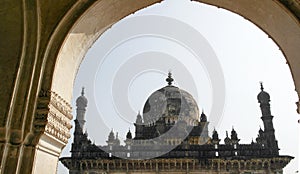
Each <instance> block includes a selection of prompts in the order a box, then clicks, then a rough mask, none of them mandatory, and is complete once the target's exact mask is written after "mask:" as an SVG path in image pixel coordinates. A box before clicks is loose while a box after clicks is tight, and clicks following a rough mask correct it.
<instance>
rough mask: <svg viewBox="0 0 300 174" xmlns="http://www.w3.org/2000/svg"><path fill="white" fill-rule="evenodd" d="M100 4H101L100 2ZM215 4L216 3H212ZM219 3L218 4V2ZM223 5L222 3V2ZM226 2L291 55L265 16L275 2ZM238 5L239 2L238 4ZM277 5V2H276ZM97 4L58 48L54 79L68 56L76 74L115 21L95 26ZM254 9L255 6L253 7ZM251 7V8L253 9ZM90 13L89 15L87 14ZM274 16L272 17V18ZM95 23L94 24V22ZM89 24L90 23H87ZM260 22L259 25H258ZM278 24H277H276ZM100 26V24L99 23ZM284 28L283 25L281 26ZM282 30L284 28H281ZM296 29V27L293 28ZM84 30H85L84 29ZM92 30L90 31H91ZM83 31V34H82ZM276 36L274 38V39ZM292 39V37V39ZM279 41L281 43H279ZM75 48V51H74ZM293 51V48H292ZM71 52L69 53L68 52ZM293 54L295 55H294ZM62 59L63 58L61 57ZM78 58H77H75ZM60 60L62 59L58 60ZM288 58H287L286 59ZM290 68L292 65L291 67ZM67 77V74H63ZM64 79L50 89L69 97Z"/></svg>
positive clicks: (268, 18)
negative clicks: (62, 83)
mask: <svg viewBox="0 0 300 174" xmlns="http://www.w3.org/2000/svg"><path fill="white" fill-rule="evenodd" d="M101 5H102V4H101ZM214 5H216V4H214ZM218 5H220V4H218ZM223 5H224V4H223ZM226 5H228V4H225V5H224V8H228V9H229V10H230V11H233V12H235V13H238V14H242V16H244V17H246V18H248V19H251V21H252V22H254V23H255V24H256V25H258V26H259V27H260V28H262V29H263V30H264V31H266V32H267V33H269V35H270V37H271V38H273V40H275V41H276V43H277V44H278V45H279V46H280V47H281V48H283V47H284V48H287V47H288V49H283V50H286V51H285V52H284V54H285V56H286V57H287V54H288V55H290V56H291V55H293V54H292V52H293V51H291V50H292V49H290V48H291V47H290V46H292V45H294V43H293V44H291V45H290V44H286V42H285V41H284V40H285V39H286V38H281V37H282V36H277V35H280V34H279V33H280V30H281V29H279V30H278V29H277V30H274V29H272V27H270V23H272V22H274V21H271V22H270V21H269V20H270V17H266V16H267V15H269V13H272V14H277V15H278V14H279V13H278V11H277V10H279V9H277V8H275V7H276V6H274V5H275V4H268V5H270V6H272V5H273V7H274V9H273V10H274V11H272V10H270V11H268V12H266V11H263V10H261V11H260V13H258V14H257V13H255V14H254V13H253V12H251V9H247V8H241V7H239V6H237V5H236V4H230V5H228V6H226ZM239 5H240V4H239ZM244 5H246V7H247V6H248V5H249V4H244ZM256 5H258V6H263V4H261V3H260V2H259V3H258V4H256ZM277 5H278V4H277ZM99 8H100V7H99V4H95V6H93V7H91V9H89V10H91V11H88V12H87V13H85V14H84V15H83V16H82V18H81V19H80V20H82V21H83V22H82V23H81V22H80V21H79V22H78V23H77V24H76V25H75V27H74V28H73V29H72V31H71V32H70V33H69V35H68V39H67V40H66V41H65V44H64V45H63V47H62V49H61V50H60V54H59V55H58V64H57V68H58V69H56V70H55V72H54V80H55V79H56V78H55V77H56V76H59V74H60V73H59V67H60V68H62V69H65V68H66V64H67V63H68V62H69V61H68V60H67V59H66V57H69V56H70V58H76V60H77V61H75V64H74V65H72V68H74V69H72V68H71V71H69V72H72V74H71V76H74V74H76V72H77V69H78V67H79V64H80V62H81V60H82V58H83V57H84V55H85V53H86V51H87V50H88V49H89V47H90V46H91V45H92V44H93V43H94V41H95V40H96V39H97V38H98V37H99V36H100V35H101V33H102V32H104V31H105V30H106V28H107V27H110V26H111V25H112V24H113V23H115V22H116V21H113V22H112V23H107V25H106V26H104V25H103V26H102V28H101V27H100V28H97V27H98V26H97V25H100V24H99V20H98V19H99V18H101V17H99V18H97V15H100V14H98V11H93V9H95V10H96V9H99ZM231 9H235V10H231ZM254 9H255V8H254ZM254 9H252V10H254ZM89 15H90V16H89ZM262 16H265V17H266V20H267V21H268V23H264V22H266V21H263V20H262V21H260V20H261V19H262ZM273 17H274V18H273ZM273 17H272V19H276V18H277V17H278V16H277V17H276V16H273ZM283 21H284V22H287V20H283ZM95 23H96V24H95ZM89 24H91V25H89ZM259 24H261V26H260V25H259ZM273 24H274V25H275V24H276V22H275V23H273ZM93 25H95V28H91V27H90V26H93ZM276 25H278V24H276ZM286 25H288V24H284V25H283V24H281V27H283V26H286ZM86 26H89V27H88V28H86ZM100 26H101V25H100ZM283 28H284V27H283ZM283 28H282V30H285V29H283ZM295 29H296V28H295ZM85 30H86V31H85ZM91 30H92V31H91ZM83 33H84V34H83ZM293 37H294V36H291V38H290V39H292V38H293ZM274 38H276V39H277V40H276V39H274ZM292 40H293V39H292ZM293 41H297V40H295V39H294V40H293ZM74 42H77V43H81V45H75V44H73V43H74ZM279 43H281V44H279ZM74 50H75V51H74ZM294 51H295V50H294ZM70 53H71V54H70ZM294 56H295V55H294ZM62 58H63V59H64V60H63V59H62ZM77 58H78V59H77ZM60 60H63V61H60ZM287 60H289V59H287ZM291 68H292V67H291ZM65 77H67V76H65ZM57 79H60V78H57ZM66 80H67V79H63V80H62V79H60V80H59V81H60V82H61V81H63V82H64V89H60V87H59V86H62V85H60V84H59V83H57V82H55V81H53V86H52V90H53V91H60V92H58V93H60V94H62V95H63V94H65V95H66V96H65V97H66V98H69V96H67V95H71V94H70V93H71V91H68V89H70V88H69V87H72V86H73V83H71V84H67V86H68V85H69V87H66V83H65V82H66ZM64 90H67V91H68V92H69V94H67V93H66V91H64Z"/></svg>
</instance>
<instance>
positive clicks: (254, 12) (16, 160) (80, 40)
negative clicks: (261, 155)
mask: <svg viewBox="0 0 300 174" xmlns="http://www.w3.org/2000/svg"><path fill="white" fill-rule="evenodd" d="M196 1H198V2H202V3H205V4H210V5H214V6H216V7H219V8H224V9H227V10H229V11H232V12H234V13H236V14H239V15H241V16H243V17H244V18H245V19H247V20H249V21H251V22H252V23H254V24H255V25H256V26H258V27H259V28H261V29H262V30H263V31H264V32H265V33H267V34H268V35H269V36H270V37H271V38H272V39H273V41H274V42H276V43H277V45H278V46H279V48H280V49H281V50H282V52H283V54H284V55H285V58H286V61H287V64H288V66H289V68H290V70H291V75H292V77H293V80H294V84H295V90H296V91H297V93H298V96H299V95H300V68H299V67H300V58H299V54H298V53H299V45H300V24H299V16H300V15H299V12H300V5H299V1H298V0H272V1H270V0H269V1H261V0H252V1H249V0H239V1H232V0H222V1H220V0H196ZM159 2H160V0H142V1H141V0H130V1H129V0H128V1H120V0H89V1H87V0H64V1H56V2H55V3H53V2H52V1H38V0H36V1H18V0H11V1H9V2H8V1H7V2H2V3H0V19H1V20H0V26H1V27H0V38H1V42H0V58H1V64H0V66H1V68H0V79H1V80H2V81H1V85H0V101H1V102H0V116H1V117H0V156H1V159H0V165H1V167H0V173H5V172H6V173H7V172H12V171H15V173H32V171H34V172H33V173H35V172H36V173H41V172H39V171H43V173H44V172H45V171H47V172H48V173H51V172H53V171H55V166H56V164H57V160H58V155H59V153H60V152H61V149H62V148H63V147H64V145H65V144H66V142H67V139H68V137H69V135H68V134H69V130H70V128H71V125H70V120H71V119H72V115H71V114H70V112H71V106H70V104H69V103H71V99H72V90H73V84H74V79H75V77H76V73H77V71H78V69H79V66H80V63H81V62H82V60H83V58H84V56H85V54H86V53H87V51H88V49H89V48H90V47H91V46H92V44H93V43H94V42H95V41H96V40H97V38H99V36H100V35H101V34H102V33H103V32H104V31H105V30H106V29H107V28H109V27H111V26H112V25H113V24H114V23H116V22H118V21H119V20H121V19H122V18H124V17H126V16H128V15H130V14H132V13H134V12H136V11H138V10H140V9H142V8H146V7H148V6H150V5H152V4H154V3H159ZM2 41H3V42H2ZM104 44H105V43H104ZM299 107H300V106H299V102H298V113H300V109H299ZM53 113H55V114H53ZM50 118H51V119H50ZM54 125H55V126H58V128H57V127H55V126H54ZM45 142H48V143H49V142H51V143H52V144H53V146H51V147H50V146H48V145H47V144H45ZM43 143H44V144H43ZM46 146H47V148H48V149H45V147H46ZM43 148H44V149H43ZM41 149H42V150H41ZM39 150H40V151H43V152H47V153H48V154H51V155H52V156H51V159H50V158H49V160H50V161H51V164H50V163H49V164H48V166H50V167H51V168H52V170H50V169H49V171H48V170H45V168H43V167H45V166H44V165H43V164H41V162H42V161H43V158H45V155H46V154H45V153H44V154H42V153H40V154H38V153H37V152H38V151H39ZM12 154H13V155H12ZM43 155H44V156H43ZM37 161H39V162H40V163H39V162H37ZM52 164H53V165H52Z"/></svg>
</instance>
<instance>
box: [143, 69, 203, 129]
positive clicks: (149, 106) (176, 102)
mask: <svg viewBox="0 0 300 174" xmlns="http://www.w3.org/2000/svg"><path fill="white" fill-rule="evenodd" d="M166 81H167V82H168V85H167V86H165V87H163V88H161V89H159V90H157V91H155V92H154V93H152V94H151V95H150V97H149V98H148V99H147V101H146V103H145V105H144V109H143V119H144V124H151V123H154V122H155V121H157V120H158V119H159V118H161V117H177V118H178V119H179V120H187V119H188V120H199V109H198V106H197V103H196V101H195V100H194V98H193V96H192V95H191V94H189V93H188V92H186V91H184V90H182V89H179V88H178V87H176V86H173V85H172V81H173V79H172V77H171V73H169V76H168V78H167V79H166Z"/></svg>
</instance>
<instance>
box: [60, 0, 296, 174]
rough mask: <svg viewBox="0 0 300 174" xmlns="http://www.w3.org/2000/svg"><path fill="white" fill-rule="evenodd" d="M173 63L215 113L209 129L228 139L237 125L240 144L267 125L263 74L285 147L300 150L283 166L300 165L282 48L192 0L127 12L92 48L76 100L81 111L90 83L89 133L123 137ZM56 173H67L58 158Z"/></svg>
mask: <svg viewBox="0 0 300 174" xmlns="http://www.w3.org/2000/svg"><path fill="white" fill-rule="evenodd" d="M157 19H159V20H157ZM99 20H100V19H99ZM174 26H175V27H174ZM183 31H185V32H183ZM191 36H192V37H191ZM212 65H214V66H212ZM169 70H171V71H172V72H173V76H174V79H175V85H176V86H178V87H180V88H182V89H185V90H186V91H188V92H190V93H191V94H192V95H193V96H194V98H195V100H196V101H197V103H198V105H199V109H200V110H202V109H204V111H205V113H206V114H207V115H208V119H209V120H210V121H211V120H214V121H211V123H210V135H211V132H212V131H211V130H212V129H213V128H214V127H215V128H216V130H217V131H218V133H219V137H220V138H221V139H222V140H223V139H224V138H225V132H226V130H228V131H230V130H231V129H232V126H234V128H235V130H236V131H237V133H238V136H239V138H240V139H241V143H250V142H251V140H252V138H253V139H254V140H255V138H256V137H257V133H258V130H259V127H260V126H261V127H262V128H263V123H262V121H261V119H260V117H261V112H260V108H259V104H258V103H257V99H256V96H257V94H258V93H259V92H260V89H259V88H260V87H259V81H263V82H264V87H265V90H266V91H267V92H269V94H270V95H271V112H272V115H273V116H274V119H273V123H274V127H275V136H276V138H277V140H278V144H279V147H280V149H281V150H280V154H281V155H291V156H294V157H296V158H295V159H294V160H292V161H291V163H290V164H289V165H288V166H287V167H286V168H285V173H295V171H297V170H299V159H298V158H299V149H298V147H299V124H297V119H298V117H299V115H297V113H296V104H295V102H296V101H297V94H296V92H295V90H294V89H295V87H294V84H293V81H292V77H291V73H290V70H289V68H288V65H287V64H286V60H285V58H284V56H283V54H282V52H281V51H280V50H279V48H278V46H277V45H276V44H275V43H274V42H273V41H272V40H271V39H270V38H269V37H268V36H267V35H266V34H265V33H264V32H263V31H261V30H260V29H259V28H258V27H256V26H255V25H254V24H252V23H251V22H249V21H247V20H245V19H244V18H243V17H241V16H238V15H236V14H233V13H231V12H228V11H226V10H223V9H219V8H216V7H212V6H209V5H204V4H200V3H197V2H190V1H188V0H168V1H164V2H162V3H160V4H156V5H153V6H151V7H148V8H146V9H143V10H140V11H138V12H136V13H135V14H133V15H130V16H128V17H126V18H125V19H124V20H122V21H120V22H118V23H116V24H115V25H114V26H113V27H112V28H111V29H108V30H107V31H106V32H105V33H104V34H103V35H102V36H101V37H100V38H99V39H98V40H97V42H96V43H95V44H94V45H93V47H92V48H91V49H90V50H89V52H88V53H87V55H86V57H85V59H84V61H83V62H82V64H81V67H80V70H79V72H78V75H77V78H76V81H75V86H74V93H73V103H72V104H73V110H74V111H75V110H76V108H75V107H76V106H75V100H76V98H77V97H78V96H79V95H80V92H81V87H82V86H85V89H86V97H87V98H88V100H89V103H88V108H87V113H86V121H87V122H86V129H87V132H88V134H89V137H90V139H91V140H92V141H95V142H96V144H105V140H106V139H107V136H108V133H109V131H110V130H111V129H112V128H113V129H114V131H115V132H119V136H120V139H124V138H125V134H126V132H127V131H128V129H129V128H130V129H131V130H132V132H134V127H133V125H132V122H134V120H135V117H136V114H137V112H138V111H139V110H142V109H143V105H144V103H145V101H146V99H147V98H148V96H149V95H150V94H151V93H152V92H154V91H155V90H157V89H159V88H161V87H164V86H165V85H166V82H165V78H166V74H167V72H168V71H169ZM220 74H221V75H220ZM223 99H224V100H223ZM222 106H224V107H222ZM215 107H217V109H213V108H215ZM73 114H74V118H75V117H76V113H75V112H74V113H73ZM211 115H216V116H211ZM71 132H72V133H73V130H71ZM72 141H73V137H72V138H71V139H70V140H69V144H68V145H67V146H66V147H65V149H64V152H63V154H62V155H61V156H70V153H69V151H70V149H71V142H72ZM222 143H223V141H222ZM58 173H67V170H66V169H65V168H64V167H62V165H61V164H60V163H59V168H58Z"/></svg>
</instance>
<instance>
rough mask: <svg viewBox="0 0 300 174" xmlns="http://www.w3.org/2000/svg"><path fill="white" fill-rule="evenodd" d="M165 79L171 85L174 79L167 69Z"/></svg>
mask: <svg viewBox="0 0 300 174" xmlns="http://www.w3.org/2000/svg"><path fill="white" fill-rule="evenodd" d="M166 81H167V82H168V85H172V82H173V81H174V79H173V78H172V73H171V71H169V73H168V78H166Z"/></svg>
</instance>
